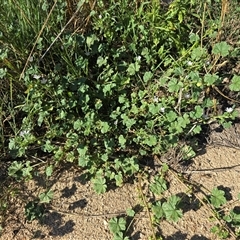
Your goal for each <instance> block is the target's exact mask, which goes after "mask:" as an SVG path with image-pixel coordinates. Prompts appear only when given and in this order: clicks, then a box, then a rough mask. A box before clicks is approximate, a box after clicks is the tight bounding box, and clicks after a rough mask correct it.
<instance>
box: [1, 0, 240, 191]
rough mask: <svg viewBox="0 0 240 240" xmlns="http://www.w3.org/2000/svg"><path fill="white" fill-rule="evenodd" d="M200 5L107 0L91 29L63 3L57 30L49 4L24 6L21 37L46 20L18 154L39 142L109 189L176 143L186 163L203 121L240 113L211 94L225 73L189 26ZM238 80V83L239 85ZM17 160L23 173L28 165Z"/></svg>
mask: <svg viewBox="0 0 240 240" xmlns="http://www.w3.org/2000/svg"><path fill="white" fill-rule="evenodd" d="M84 4H86V3H84V1H83V2H81V3H80V4H79V6H78V7H79V11H81V9H83V6H84ZM196 4H198V3H197V2H196V1H191V2H189V1H174V2H173V3H172V4H170V5H169V6H168V8H166V7H163V6H162V5H161V4H159V2H158V1H151V2H142V3H134V2H131V1H127V0H122V1H119V2H118V3H114V4H113V2H111V3H106V2H104V1H100V2H99V3H97V6H96V7H95V9H94V10H92V11H91V12H90V13H89V14H90V15H89V16H90V17H91V26H90V27H89V29H88V31H86V32H78V31H75V32H72V31H70V30H69V29H67V26H68V25H64V24H65V23H66V22H67V20H68V19H67V16H66V15H65V13H64V11H62V10H61V9H63V8H64V7H66V6H65V5H64V2H61V1H60V2H59V3H57V4H56V7H55V8H53V12H52V14H51V15H50V16H51V17H52V18H53V17H54V16H57V19H58V20H57V21H56V22H54V24H52V25H50V26H49V24H48V23H46V22H45V23H43V22H44V21H43V19H42V17H43V14H42V12H43V11H50V10H49V9H50V4H49V3H46V2H43V3H41V4H40V5H34V6H32V5H31V7H32V8H33V11H34V12H36V11H37V10H38V9H39V10H40V12H39V13H38V15H37V16H35V15H33V14H31V13H30V11H28V10H27V9H25V8H23V9H22V12H24V13H25V15H26V17H24V18H23V19H22V20H21V19H20V20H21V21H22V23H21V24H22V25H21V28H22V30H24V29H25V30H24V31H22V32H21V33H19V35H17V36H18V40H19V41H20V40H21V41H22V40H23V36H22V34H23V33H24V34H25V36H24V37H25V38H27V39H28V40H29V39H31V41H32V42H33V41H34V37H35V36H36V33H38V32H39V31H41V30H40V26H41V25H42V24H46V25H45V28H44V29H43V33H42V35H41V36H40V37H39V38H38V39H37V42H36V46H35V49H34V52H33V54H32V56H31V61H29V62H28V65H27V67H26V68H25V69H24V74H22V75H21V77H20V81H21V83H22V84H23V85H24V88H25V94H24V98H23V101H22V102H21V104H20V105H19V106H18V108H20V112H21V114H22V123H21V124H20V125H19V127H18V128H17V129H16V130H15V132H14V136H13V137H12V138H10V141H9V150H10V154H11V156H12V157H14V158H17V157H22V156H26V154H27V153H28V152H29V151H31V149H32V146H34V148H38V149H40V150H41V151H43V152H45V153H50V154H51V155H52V158H53V159H54V161H55V162H56V163H58V162H60V161H67V162H75V163H77V164H78V166H79V167H81V168H84V169H86V170H87V171H88V173H89V174H90V176H91V178H92V180H93V185H94V188H95V190H96V191H97V192H99V193H102V192H105V191H106V188H107V185H106V182H107V181H115V183H116V184H117V185H118V186H120V185H121V184H122V183H123V180H124V177H127V176H132V175H133V174H135V173H136V172H138V171H139V161H141V159H143V158H144V157H145V156H149V155H154V154H155V155H160V154H162V153H163V152H166V151H168V150H169V149H171V148H178V151H179V152H181V154H182V156H183V159H189V158H191V157H193V156H194V151H193V149H192V147H193V144H191V142H193V141H192V140H191V139H192V138H193V137H194V136H195V135H196V134H199V133H200V132H201V129H202V126H203V125H204V124H208V123H209V122H212V121H219V122H220V123H221V124H225V125H227V124H229V122H228V121H229V120H231V119H234V117H235V116H236V115H237V112H236V111H235V110H234V107H233V109H232V111H227V112H221V111H218V110H217V105H218V100H217V99H215V97H214V96H213V95H211V94H209V91H211V89H214V88H215V87H219V86H220V85H221V82H222V77H221V76H220V75H219V74H218V73H212V72H211V69H212V68H213V67H214V65H213V64H214V63H210V64H209V65H207V63H206V61H207V60H208V59H209V58H210V55H209V54H208V49H206V48H204V47H203V46H202V44H201V38H202V37H203V36H201V35H199V33H198V32H193V31H192V26H191V24H189V21H190V20H191V22H192V24H193V23H194V22H196V23H197V22H198V21H200V18H201V16H199V15H197V14H195V13H194V9H195V7H196ZM188 8H191V9H193V11H188ZM25 15H21V17H22V16H25ZM19 16H20V15H16V18H17V17H19ZM28 20H29V21H30V22H32V25H33V26H35V28H36V29H35V28H33V29H31V26H32V25H31V24H30V25H29V24H27V22H28ZM40 20H41V21H40ZM35 22H39V23H40V25H37V24H36V23H35ZM49 22H51V23H52V22H53V21H52V20H49ZM37 26H38V27H37ZM61 27H62V28H61ZM60 28H61V31H60V30H59V29H60ZM56 30H58V32H57V34H59V33H60V35H59V36H58V37H57V38H55V36H56ZM9 31H10V30H9ZM9 34H11V31H10V32H9ZM50 39H51V41H49V40H50ZM31 41H28V44H30V45H32V44H31ZM14 43H15V45H17V44H18V41H16V42H14ZM15 45H13V46H15ZM21 46H22V47H24V48H25V49H26V45H21ZM19 51H20V50H19ZM230 51H231V48H230V45H228V44H227V43H226V42H220V43H216V44H215V45H214V46H213V48H212V53H211V54H212V55H213V56H216V57H217V58H218V59H221V58H223V57H226V56H228V55H229V54H230ZM27 54H29V52H27ZM4 59H5V60H6V59H7V57H4ZM6 74H7V73H4V72H3V73H2V75H3V77H4V76H5V75H6ZM237 78H238V76H235V77H234V79H233V82H232V83H231V85H230V89H232V90H237V89H238V83H237ZM179 143H183V144H179ZM13 164H14V166H17V168H15V167H14V166H12V168H13V169H14V168H15V169H16V172H17V171H18V165H19V164H20V163H17V162H14V163H13ZM19 166H20V165H19ZM14 171H15V170H11V172H12V176H15V175H16V173H14ZM21 171H22V170H21Z"/></svg>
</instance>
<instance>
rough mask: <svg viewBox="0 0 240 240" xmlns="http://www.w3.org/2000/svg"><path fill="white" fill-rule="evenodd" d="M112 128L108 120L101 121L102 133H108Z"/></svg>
mask: <svg viewBox="0 0 240 240" xmlns="http://www.w3.org/2000/svg"><path fill="white" fill-rule="evenodd" d="M109 129H110V126H109V125H108V123H107V122H101V133H107V132H108V131H109Z"/></svg>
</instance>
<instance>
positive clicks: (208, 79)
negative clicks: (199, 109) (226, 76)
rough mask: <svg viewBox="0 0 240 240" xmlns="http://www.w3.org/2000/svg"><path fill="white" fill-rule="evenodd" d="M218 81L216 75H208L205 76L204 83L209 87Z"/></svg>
mask: <svg viewBox="0 0 240 240" xmlns="http://www.w3.org/2000/svg"><path fill="white" fill-rule="evenodd" d="M218 79H219V77H218V76H217V75H216V74H209V73H207V74H205V76H204V82H205V83H206V84H207V86H211V85H213V84H214V83H215V82H216V81H217V80H218Z"/></svg>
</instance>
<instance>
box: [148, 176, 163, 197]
mask: <svg viewBox="0 0 240 240" xmlns="http://www.w3.org/2000/svg"><path fill="white" fill-rule="evenodd" d="M150 190H151V191H152V192H153V193H154V194H157V195H160V194H161V193H163V192H164V191H166V190H167V182H166V181H165V179H164V178H163V177H158V176H157V177H155V179H154V182H153V183H151V184H150Z"/></svg>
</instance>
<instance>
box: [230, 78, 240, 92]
mask: <svg viewBox="0 0 240 240" xmlns="http://www.w3.org/2000/svg"><path fill="white" fill-rule="evenodd" d="M229 89H230V90H231V91H236V92H237V91H240V76H237V75H234V76H233V78H232V80H231V84H230V85H229Z"/></svg>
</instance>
